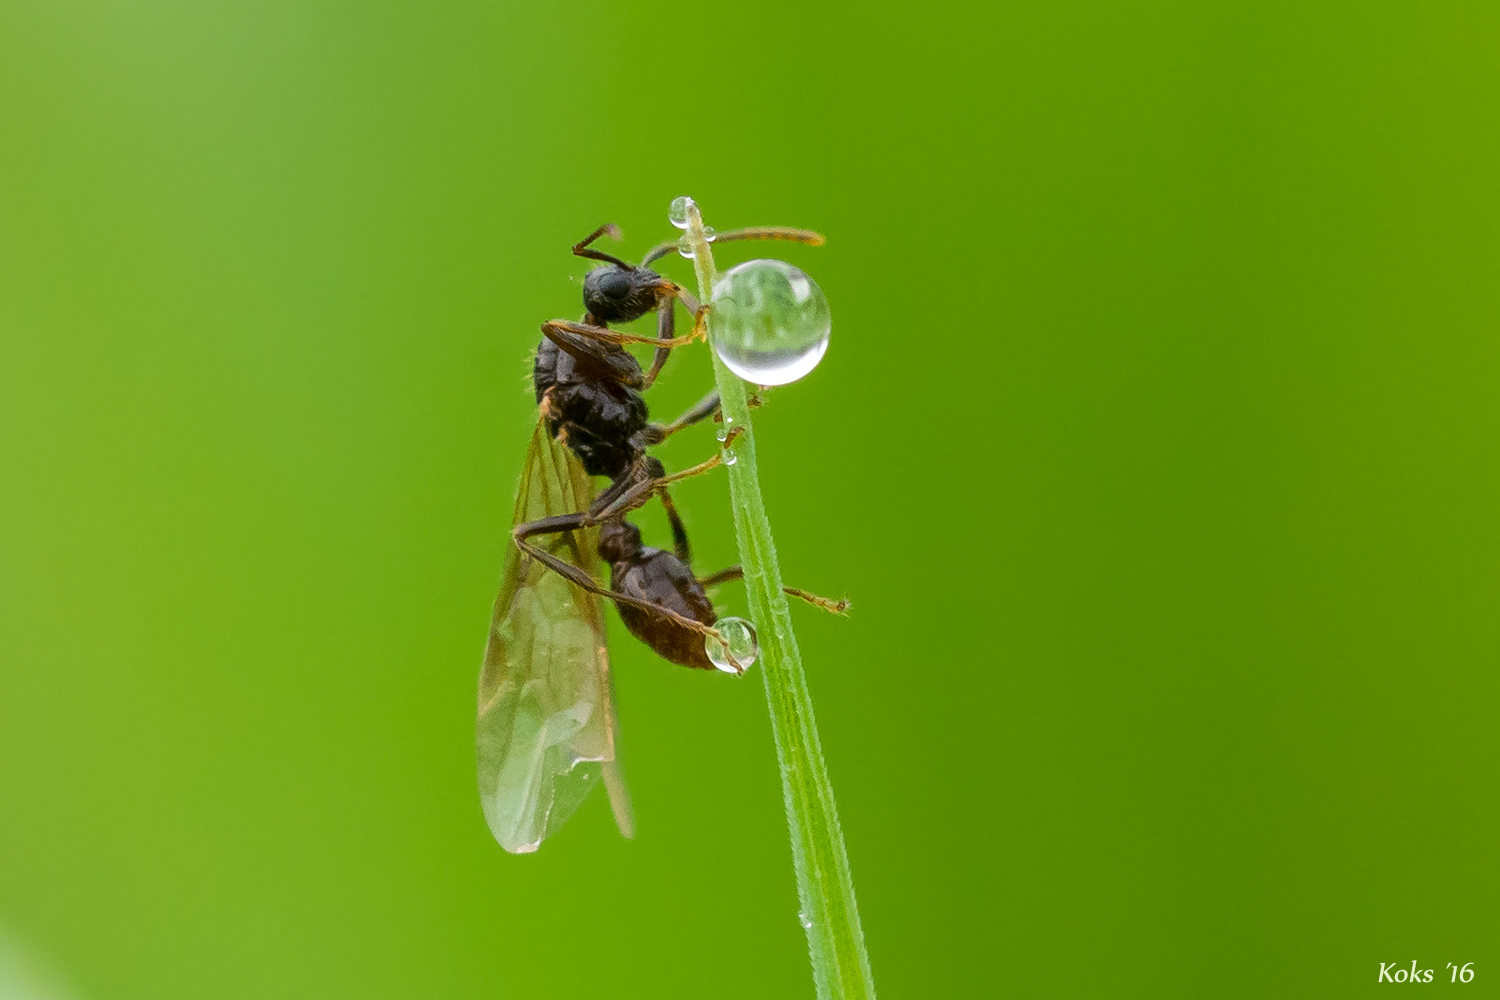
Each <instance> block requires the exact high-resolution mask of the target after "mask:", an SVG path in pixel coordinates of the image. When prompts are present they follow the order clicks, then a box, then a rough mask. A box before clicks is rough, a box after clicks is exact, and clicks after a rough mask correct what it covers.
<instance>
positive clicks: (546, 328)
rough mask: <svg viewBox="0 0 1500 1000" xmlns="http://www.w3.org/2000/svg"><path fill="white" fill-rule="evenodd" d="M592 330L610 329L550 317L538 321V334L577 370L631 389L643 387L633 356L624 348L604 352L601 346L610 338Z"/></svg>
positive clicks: (611, 331)
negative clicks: (567, 358) (564, 356)
mask: <svg viewBox="0 0 1500 1000" xmlns="http://www.w3.org/2000/svg"><path fill="white" fill-rule="evenodd" d="M594 330H604V332H605V333H610V334H613V333H614V331H613V330H606V329H605V328H604V327H602V326H601V327H591V326H589V325H588V324H586V323H568V322H566V321H564V320H560V319H554V320H551V321H549V322H546V323H543V324H542V333H543V334H544V335H545V336H546V338H547V339H548V340H550V341H552V343H554V344H556V345H557V347H558V349H559V350H561V351H563V352H564V353H566V354H567V355H568V356H569V357H571V358H572V359H573V360H574V361H576V362H578V365H579V368H580V370H581V371H582V372H583V373H584V374H586V375H588V376H589V377H591V378H597V379H604V380H608V381H610V382H614V383H617V384H619V385H623V386H627V387H628V388H631V389H640V388H642V387H643V385H642V380H641V366H640V365H639V364H638V363H637V362H636V360H635V358H634V357H633V356H632V355H630V354H628V353H626V352H624V351H606V350H604V349H603V347H602V346H601V345H603V344H607V343H609V342H610V341H609V340H606V339H605V338H603V337H599V336H596V335H595V334H594V333H593V332H590V331H594Z"/></svg>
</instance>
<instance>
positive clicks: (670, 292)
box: [646, 281, 708, 388]
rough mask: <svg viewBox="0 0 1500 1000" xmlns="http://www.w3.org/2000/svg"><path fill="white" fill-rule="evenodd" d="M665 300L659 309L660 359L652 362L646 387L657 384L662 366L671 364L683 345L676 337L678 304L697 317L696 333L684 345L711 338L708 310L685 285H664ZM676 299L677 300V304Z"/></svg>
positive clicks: (657, 334) (657, 339)
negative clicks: (673, 352)
mask: <svg viewBox="0 0 1500 1000" xmlns="http://www.w3.org/2000/svg"><path fill="white" fill-rule="evenodd" d="M660 295H661V301H660V302H659V303H658V305H657V307H656V344H657V348H656V357H655V358H654V359H652V362H651V370H650V371H648V372H646V388H649V387H650V386H651V383H653V382H655V381H656V376H657V375H659V374H661V369H662V365H665V364H666V363H667V357H668V356H669V355H670V354H671V353H672V348H673V347H674V346H679V344H680V342H679V340H678V338H677V337H676V336H674V334H675V333H676V332H677V310H676V308H675V305H676V302H681V303H682V304H683V306H684V307H685V308H686V309H687V310H688V312H690V313H692V314H693V330H692V332H691V333H689V334H688V335H687V336H686V337H685V338H682V341H681V342H686V343H692V342H693V341H694V340H700V339H705V340H706V339H707V337H708V329H707V325H706V324H707V317H708V309H706V308H705V307H703V306H701V305H699V304H698V300H697V299H695V298H693V297H692V296H691V295H689V294H688V293H687V292H685V291H684V290H683V289H682V286H681V285H678V284H675V283H673V282H670V281H666V282H663V283H662V288H661V290H660ZM673 300H676V302H674V301H673Z"/></svg>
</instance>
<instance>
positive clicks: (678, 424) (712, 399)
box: [646, 392, 719, 445]
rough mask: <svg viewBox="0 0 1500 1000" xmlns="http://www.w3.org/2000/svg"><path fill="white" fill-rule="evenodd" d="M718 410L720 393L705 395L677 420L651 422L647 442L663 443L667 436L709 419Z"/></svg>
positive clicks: (647, 431)
mask: <svg viewBox="0 0 1500 1000" xmlns="http://www.w3.org/2000/svg"><path fill="white" fill-rule="evenodd" d="M718 412H719V394H718V393H717V392H711V393H709V394H708V395H707V396H704V397H703V398H702V399H700V400H698V402H696V403H694V404H693V408H692V409H690V410H688V411H687V412H686V413H684V414H683V415H682V416H680V417H678V418H677V419H676V420H674V421H672V422H671V423H670V424H665V425H663V424H651V425H650V426H649V427H647V428H646V443H647V444H648V445H651V444H661V443H662V442H663V441H665V440H666V439H667V438H669V437H671V436H672V435H673V434H676V433H677V432H678V431H680V430H682V429H683V428H684V427H691V426H692V425H693V424H696V423H698V422H699V421H701V420H707V419H708V418H709V417H711V416H713V415H714V414H715V413H718Z"/></svg>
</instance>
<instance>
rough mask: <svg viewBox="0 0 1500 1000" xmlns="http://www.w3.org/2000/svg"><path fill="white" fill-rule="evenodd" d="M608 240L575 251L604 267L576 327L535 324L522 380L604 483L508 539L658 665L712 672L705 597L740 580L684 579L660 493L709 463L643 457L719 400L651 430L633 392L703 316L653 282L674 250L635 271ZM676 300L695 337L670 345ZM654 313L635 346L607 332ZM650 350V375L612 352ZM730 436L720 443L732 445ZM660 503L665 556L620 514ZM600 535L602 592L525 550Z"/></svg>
mask: <svg viewBox="0 0 1500 1000" xmlns="http://www.w3.org/2000/svg"><path fill="white" fill-rule="evenodd" d="M606 233H607V234H609V235H611V236H615V237H618V235H619V230H618V228H616V227H615V226H613V225H604V226H600V227H599V228H598V229H596V230H594V231H593V232H592V233H590V234H589V235H588V236H586V237H585V238H584V239H582V240H580V241H579V242H578V243H576V244H574V246H573V253H574V254H575V255H577V256H579V257H584V258H587V259H590V260H597V261H601V262H603V264H604V266H603V267H597V268H594V269H593V270H591V271H589V273H588V274H587V275H586V276H585V278H584V282H583V302H584V308H585V309H586V310H587V312H586V314H585V316H584V318H583V321H582V322H579V323H571V322H568V321H567V320H558V319H554V320H550V321H548V322H546V323H543V324H542V333H543V335H544V336H543V339H542V342H541V344H540V345H539V346H538V348H537V355H536V364H535V366H534V368H533V372H532V381H533V385H534V387H535V390H536V398H537V404H538V406H539V408H540V411H541V414H542V417H543V418H544V419H545V420H546V422H547V425H548V428H549V429H550V430H551V432H552V434H553V436H554V438H556V439H557V440H559V441H561V442H563V443H564V444H566V445H567V446H568V448H569V449H570V450H571V451H572V452H573V454H574V455H576V456H577V457H578V459H579V461H580V462H581V463H582V464H583V468H584V471H586V472H587V473H588V474H589V475H595V476H608V477H609V478H610V480H611V484H610V486H609V488H608V489H606V490H605V491H604V492H603V493H602V494H601V495H600V496H599V498H598V499H597V500H596V501H595V502H594V504H593V505H591V506H590V508H589V509H588V510H587V511H579V512H575V513H573V514H568V515H562V516H556V517H549V518H544V519H541V520H537V521H533V522H531V523H527V524H520V525H517V526H516V527H515V529H514V530H513V531H512V537H513V538H514V540H515V543H516V545H517V546H518V547H519V548H520V549H521V550H522V551H523V552H525V553H526V554H527V555H529V556H531V557H532V558H533V559H536V560H538V561H539V562H541V563H542V564H543V565H546V566H547V567H549V568H551V569H552V570H554V571H556V572H558V573H561V574H562V575H564V576H566V577H567V578H568V579H569V580H571V581H572V582H573V583H574V584H576V585H577V586H579V587H580V588H582V589H584V590H585V591H587V592H589V593H592V594H596V595H598V596H600V597H607V598H609V599H611V600H613V601H614V602H615V606H616V607H617V608H618V609H619V612H620V617H621V619H622V620H623V621H624V622H625V626H626V628H628V629H629V630H630V632H631V634H632V635H634V636H635V637H636V638H637V639H640V640H641V641H642V642H644V643H646V645H648V646H650V647H651V648H652V649H653V650H654V651H655V652H656V653H657V654H658V655H659V656H661V657H662V658H663V659H665V660H668V661H669V662H672V663H676V664H680V665H682V666H688V667H697V668H700V669H713V668H714V664H713V662H712V661H711V660H710V659H709V657H708V654H707V653H706V652H705V651H704V637H705V636H707V635H711V634H713V628H712V626H713V623H714V621H715V620H716V617H717V616H716V614H715V612H714V607H713V602H712V601H711V600H709V598H708V596H707V594H706V593H705V587H707V586H711V585H713V584H715V583H719V582H723V581H726V580H731V579H735V578H737V577H738V576H740V574H741V571H740V569H739V567H731V568H730V569H727V570H724V571H722V572H719V573H716V574H714V575H713V576H712V577H708V578H704V579H699V578H697V577H696V576H694V575H693V573H692V570H691V568H690V563H691V549H690V547H689V544H688V539H687V532H686V531H685V529H684V528H683V525H682V519H681V517H680V516H679V515H678V513H677V509H676V507H675V505H674V504H673V503H672V501H671V497H670V495H669V494H668V493H667V490H666V486H667V484H668V483H670V482H673V481H675V480H678V479H684V478H687V477H689V476H693V475H698V474H700V473H702V472H706V471H708V470H709V469H711V468H713V467H714V466H716V465H718V464H719V458H718V456H717V455H716V456H715V457H714V458H712V459H709V460H708V461H707V462H704V463H702V464H701V465H698V466H694V467H693V468H692V469H689V470H687V471H686V472H682V473H678V474H677V475H674V476H667V475H666V471H665V469H664V468H663V467H662V465H661V463H660V462H659V461H658V460H657V459H655V458H653V457H652V456H650V455H649V454H647V452H646V449H647V448H648V447H650V446H652V445H655V444H659V443H661V442H662V441H664V440H666V439H667V438H668V437H669V436H671V435H672V434H675V433H676V432H677V431H679V430H681V429H682V428H684V427H687V426H690V425H692V424H695V423H697V422H699V421H702V420H705V419H707V418H709V417H711V416H713V415H714V414H716V413H717V412H718V408H719V399H718V395H717V394H716V393H710V394H709V395H708V396H706V397H704V398H703V399H702V400H701V401H700V402H699V403H697V404H696V405H695V406H694V407H692V408H691V409H690V410H688V411H687V412H686V413H684V414H683V415H682V416H680V417H678V418H677V419H676V420H674V421H673V422H672V423H671V424H668V425H665V426H664V425H661V424H652V423H649V422H648V420H647V415H648V410H647V406H646V401H645V398H644V397H643V396H642V395H641V393H642V392H643V391H644V390H645V389H648V388H650V386H651V385H652V383H654V382H655V381H656V377H657V375H658V374H660V372H661V369H662V366H663V365H664V364H665V363H666V360H667V358H668V356H670V354H671V351H672V348H673V347H677V346H681V345H682V344H685V343H690V342H691V341H693V340H695V339H698V338H699V337H701V336H702V331H703V326H704V322H703V321H704V317H705V316H706V314H707V310H706V309H704V308H703V307H702V306H700V305H699V304H698V302H697V300H696V299H694V298H693V297H692V296H691V295H689V294H688V293H687V292H686V291H685V290H684V289H683V288H682V287H681V286H679V285H677V284H676V283H675V282H672V281H670V280H668V279H666V278H663V277H662V276H661V275H659V274H658V273H657V272H656V271H654V270H652V269H651V268H650V267H649V266H647V265H649V264H650V263H652V262H653V261H655V260H657V259H659V258H660V257H663V256H666V255H667V254H668V253H671V252H673V251H675V250H676V249H677V245H676V244H675V243H663V244H660V245H658V246H657V247H655V248H653V249H652V250H651V252H650V253H648V254H647V255H646V256H645V257H644V258H643V259H642V262H641V264H639V265H632V264H628V263H626V262H625V261H623V260H621V259H620V258H618V257H615V256H612V255H610V254H607V253H604V252H602V251H600V250H596V249H593V248H592V247H591V244H592V243H593V242H594V241H595V240H597V239H598V238H599V237H600V236H602V235H605V234H606ZM716 239H717V241H718V242H725V241H730V240H749V239H777V240H791V241H796V242H800V243H807V244H811V245H813V246H817V245H820V244H821V243H822V242H823V237H822V236H821V235H819V234H817V233H813V232H810V231H808V230H801V229H789V228H782V227H761V228H755V229H740V230H733V231H731V232H728V233H722V234H720V235H719V236H718V237H717V238H716ZM677 301H680V302H682V303H683V305H684V306H686V307H687V308H688V310H689V311H691V312H692V313H693V316H694V323H693V332H692V333H690V334H688V335H687V336H685V337H680V338H679V337H676V336H674V333H675V322H674V314H675V309H674V303H675V302H677ZM652 311H655V312H657V314H658V321H657V336H656V337H655V338H650V337H641V336H637V335H634V334H628V333H621V332H619V331H616V330H611V329H609V327H608V325H607V324H608V323H622V322H629V321H631V320H635V319H639V318H640V317H642V316H645V315H646V314H647V313H649V312H652ZM632 343H644V344H654V345H655V346H656V354H655V357H654V359H653V361H652V365H651V368H650V369H649V370H648V371H645V372H643V371H642V370H641V367H640V363H639V362H637V361H636V359H635V357H634V355H632V354H631V353H630V352H629V351H626V350H625V349H624V347H623V346H622V345H625V344H632ZM737 433H738V429H736V430H734V431H731V432H730V434H729V435H728V436H727V437H726V440H725V441H724V445H725V447H728V445H729V444H730V443H732V440H733V436H734V435H735V434H737ZM652 496H656V497H658V498H659V499H660V500H661V502H662V505H663V507H664V508H665V510H666V514H667V519H668V522H669V524H670V526H671V530H672V537H673V542H674V551H673V552H666V551H663V550H661V549H654V548H648V547H646V546H644V545H643V544H642V543H641V537H640V531H639V529H637V528H636V527H635V526H634V525H632V524H630V523H629V522H628V521H626V520H625V517H624V515H625V514H627V513H628V512H629V511H631V510H634V509H636V508H637V507H640V506H643V505H644V504H646V503H647V502H649V500H650V498H651V497H652ZM595 526H602V528H601V531H600V535H599V543H598V555H599V556H600V558H602V559H603V560H604V561H606V562H608V563H609V564H610V582H611V588H610V589H606V588H604V587H601V586H600V585H599V584H598V583H597V582H595V581H594V579H593V577H592V576H591V575H590V574H588V573H587V572H585V571H583V570H582V569H580V568H579V567H577V566H575V565H572V564H570V563H568V562H567V561H566V560H564V559H561V558H559V557H557V556H555V555H552V554H551V553H548V552H546V551H544V550H543V549H541V548H540V547H539V546H537V545H536V544H534V543H533V542H532V541H531V539H533V538H535V537H537V536H541V535H548V534H555V533H558V532H570V531H581V530H584V529H587V528H591V527H595ZM787 593H788V594H791V595H792V596H796V597H800V598H802V599H804V600H807V601H809V602H810V603H813V604H816V605H818V606H819V607H822V608H824V609H826V610H831V611H842V610H844V609H845V608H846V607H847V603H846V602H836V601H830V600H827V599H826V598H821V597H816V596H815V595H811V594H807V593H805V592H803V591H800V590H796V589H794V588H788V589H787Z"/></svg>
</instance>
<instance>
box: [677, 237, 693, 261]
mask: <svg viewBox="0 0 1500 1000" xmlns="http://www.w3.org/2000/svg"><path fill="white" fill-rule="evenodd" d="M677 252H678V253H679V254H681V255H682V256H683V257H685V258H687V259H688V260H692V259H693V241H692V240H690V239H688V238H687V237H686V236H681V237H678V239H677Z"/></svg>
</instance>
